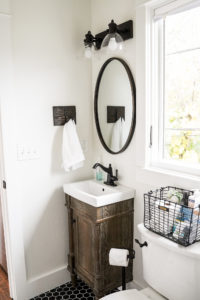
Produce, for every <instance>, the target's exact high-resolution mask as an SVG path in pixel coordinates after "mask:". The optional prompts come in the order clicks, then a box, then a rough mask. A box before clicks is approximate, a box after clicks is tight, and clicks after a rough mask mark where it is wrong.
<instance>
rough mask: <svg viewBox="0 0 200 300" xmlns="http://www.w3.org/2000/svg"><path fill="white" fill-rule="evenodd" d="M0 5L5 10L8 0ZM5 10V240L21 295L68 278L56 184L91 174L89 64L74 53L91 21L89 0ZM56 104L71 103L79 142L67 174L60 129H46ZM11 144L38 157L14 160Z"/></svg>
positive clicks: (22, 4)
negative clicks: (9, 62)
mask: <svg viewBox="0 0 200 300" xmlns="http://www.w3.org/2000/svg"><path fill="white" fill-rule="evenodd" d="M0 4H2V10H3V12H7V11H6V10H8V9H9V5H8V4H9V3H8V1H2V2H1V3H0ZM0 8H1V7H0ZM11 9H12V11H11V13H12V30H11V33H12V42H13V61H14V63H13V67H14V88H15V92H14V97H13V99H12V100H10V106H9V107H8V106H7V107H6V106H5V108H4V109H3V111H4V113H3V116H4V118H3V120H4V119H6V120H5V122H4V128H3V133H4V134H5V136H6V138H7V141H6V142H5V147H6V145H7V144H9V143H10V145H12V146H11V148H10V150H9V151H4V152H5V156H6V157H5V161H10V162H11V163H13V167H12V166H11V163H10V164H9V166H8V167H6V170H7V177H6V179H7V185H8V191H7V193H8V203H9V204H10V206H11V207H13V208H10V212H11V213H13V209H14V208H16V207H17V208H16V210H15V212H14V214H16V219H17V220H16V222H15V224H17V222H18V223H19V224H18V226H17V228H16V229H15V238H14V236H13V237H12V241H13V242H14V244H15V242H16V240H17V242H18V245H14V244H13V245H14V246H13V249H15V253H13V259H14V265H15V274H18V279H17V278H16V280H18V281H17V289H18V290H17V292H16V293H17V295H18V297H17V299H19V300H22V299H29V298H31V297H33V296H35V295H37V294H40V293H42V292H43V291H46V290H48V289H51V288H53V287H55V286H58V285H60V284H62V283H64V282H66V281H67V280H69V274H68V272H67V271H66V267H67V252H68V239H67V234H68V230H67V211H66V208H65V206H64V202H65V201H64V193H63V190H62V185H63V183H66V182H69V181H73V180H78V179H82V178H87V177H90V176H91V172H92V170H91V163H92V162H91V159H90V157H91V155H92V147H91V143H92V139H91V137H92V128H91V125H90V124H91V122H92V116H91V115H89V113H88V112H90V111H91V110H92V108H91V64H90V62H89V61H86V60H85V59H83V58H82V57H81V48H82V40H83V38H84V34H85V32H86V31H87V30H88V29H89V27H90V22H91V20H90V0H85V1H82V0H67V1H66V0H59V1H57V0H43V1H40V0H29V1H27V0H13V1H12V6H11ZM80 12H81V13H80ZM59 105H76V113H77V130H78V134H79V136H80V139H81V141H86V143H87V149H86V150H87V151H86V153H85V156H86V161H85V165H84V167H83V168H82V169H79V170H76V171H73V172H71V173H69V174H66V173H65V172H64V171H63V170H62V169H61V142H62V126H60V127H55V126H53V116H52V106H59ZM13 115H14V117H13ZM8 129H9V131H8ZM11 129H12V130H13V135H12V136H11V135H10V136H8V132H10V131H11ZM14 130H15V132H14ZM18 145H26V146H28V147H29V146H30V147H35V148H36V149H38V152H39V159H37V160H26V161H19V160H18V159H17V149H18ZM9 174H10V177H9ZM11 223H12V224H14V221H13V222H12V221H11ZM12 224H11V225H12ZM12 231H14V230H12ZM13 234H14V232H13ZM16 277H17V276H16Z"/></svg>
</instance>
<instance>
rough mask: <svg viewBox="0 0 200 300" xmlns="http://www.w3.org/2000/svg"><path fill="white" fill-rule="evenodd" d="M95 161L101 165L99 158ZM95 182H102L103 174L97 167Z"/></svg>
mask: <svg viewBox="0 0 200 300" xmlns="http://www.w3.org/2000/svg"><path fill="white" fill-rule="evenodd" d="M97 161H98V162H99V163H101V160H100V158H99V159H98V160H97ZM96 180H97V181H102V180H103V172H102V170H101V168H100V167H99V166H98V167H97V168H96Z"/></svg>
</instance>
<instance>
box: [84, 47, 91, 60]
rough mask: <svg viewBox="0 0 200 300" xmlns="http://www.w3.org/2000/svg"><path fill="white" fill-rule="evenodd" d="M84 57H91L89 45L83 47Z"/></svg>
mask: <svg viewBox="0 0 200 300" xmlns="http://www.w3.org/2000/svg"><path fill="white" fill-rule="evenodd" d="M85 57H86V58H88V59H89V58H91V57H92V50H91V47H86V48H85Z"/></svg>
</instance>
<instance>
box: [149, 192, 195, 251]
mask: <svg viewBox="0 0 200 300" xmlns="http://www.w3.org/2000/svg"><path fill="white" fill-rule="evenodd" d="M174 191H176V192H178V193H179V194H182V195H183V194H184V193H187V195H188V196H190V195H192V194H193V191H189V190H185V189H180V188H176V187H171V186H167V187H162V188H160V189H157V190H155V191H150V192H148V193H147V194H144V226H145V227H146V228H147V229H149V230H151V231H153V232H155V233H157V234H159V235H161V236H163V237H165V238H167V239H169V240H171V241H174V242H176V243H178V244H180V245H182V246H185V247H187V246H189V245H191V244H194V243H195V242H197V241H199V240H200V206H199V205H198V206H197V207H194V208H191V207H188V206H187V205H182V204H179V203H175V202H173V201H170V200H169V194H170V193H173V192H174Z"/></svg>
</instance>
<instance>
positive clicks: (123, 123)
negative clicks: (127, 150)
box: [121, 118, 127, 148]
mask: <svg viewBox="0 0 200 300" xmlns="http://www.w3.org/2000/svg"><path fill="white" fill-rule="evenodd" d="M125 128H126V124H125V121H124V119H123V118H121V148H123V147H124V145H125V143H126V139H127V137H126V132H125Z"/></svg>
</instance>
